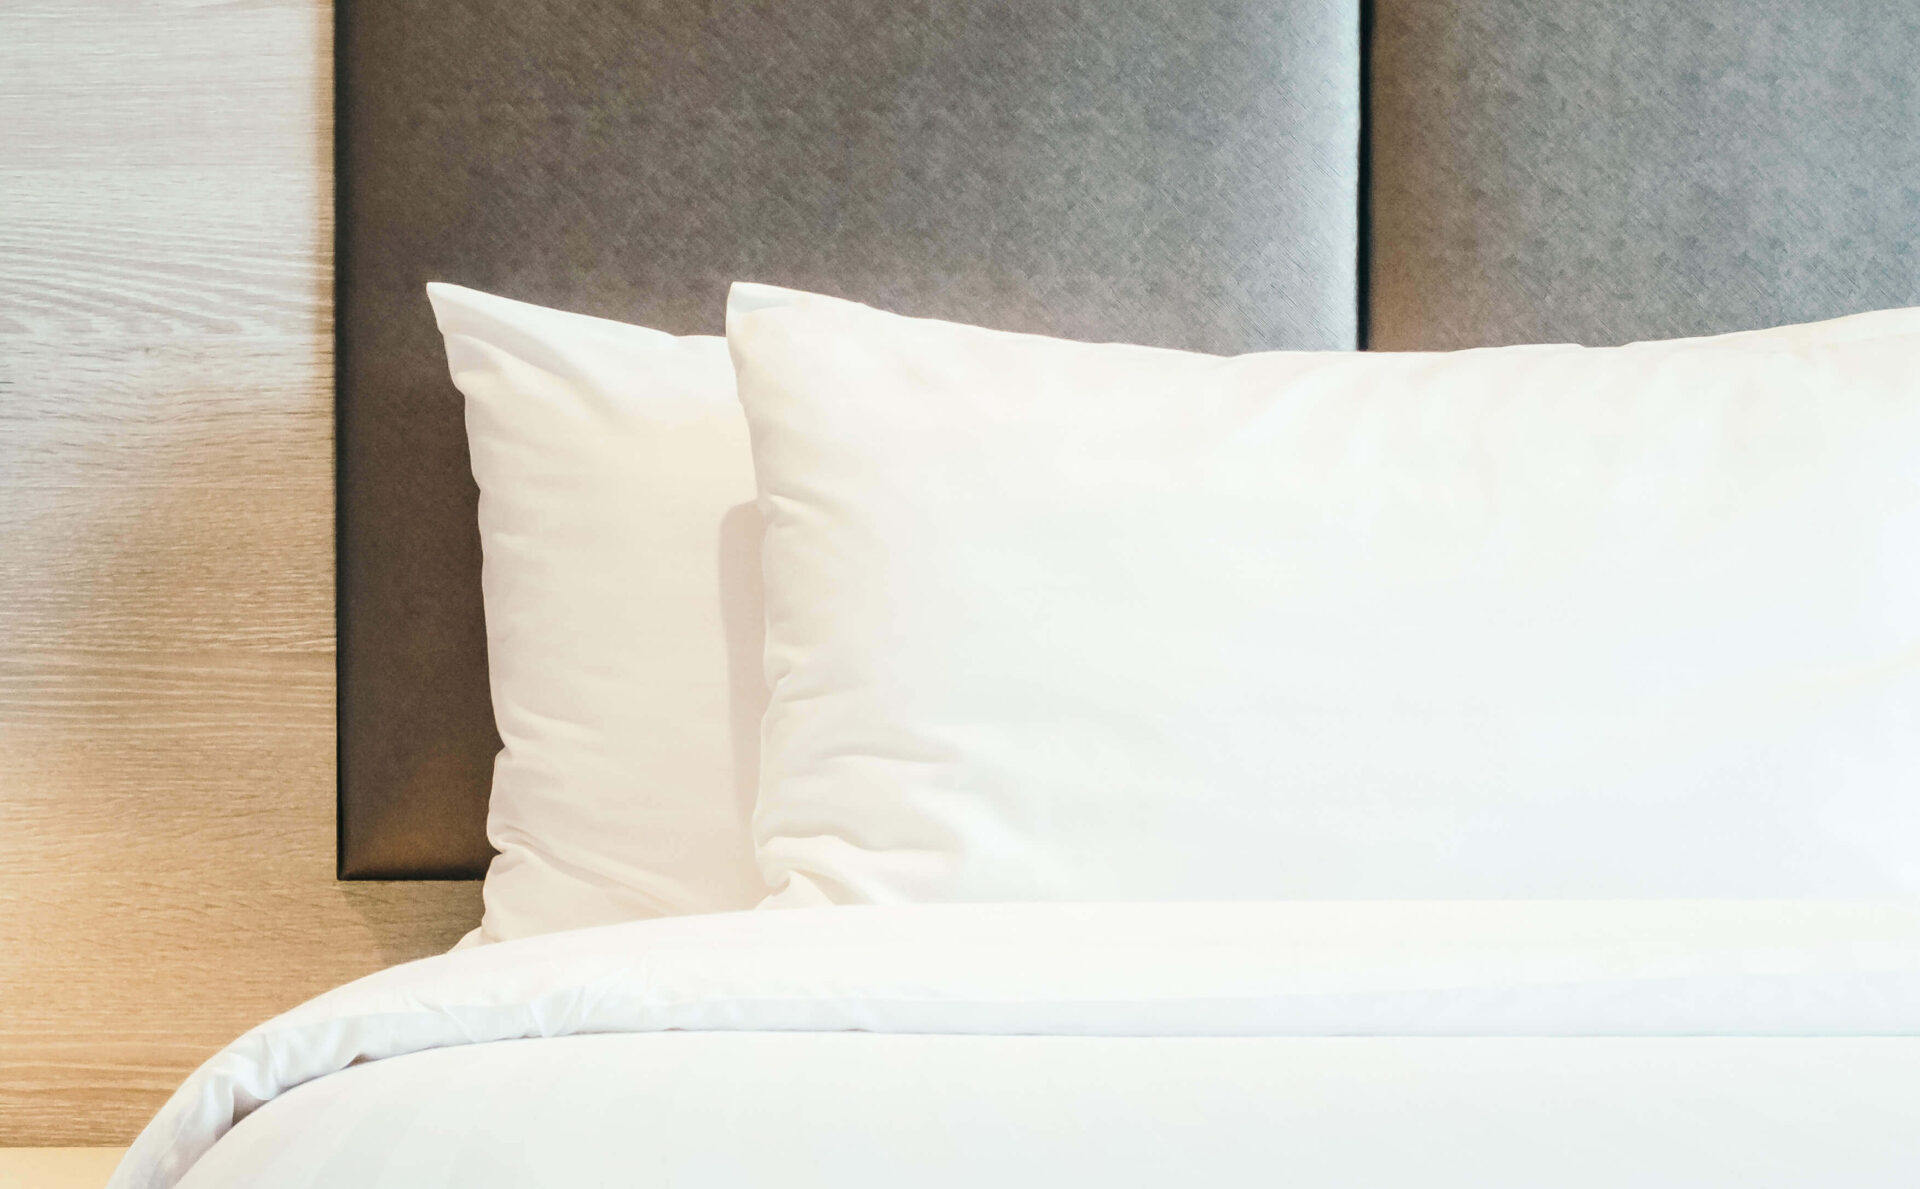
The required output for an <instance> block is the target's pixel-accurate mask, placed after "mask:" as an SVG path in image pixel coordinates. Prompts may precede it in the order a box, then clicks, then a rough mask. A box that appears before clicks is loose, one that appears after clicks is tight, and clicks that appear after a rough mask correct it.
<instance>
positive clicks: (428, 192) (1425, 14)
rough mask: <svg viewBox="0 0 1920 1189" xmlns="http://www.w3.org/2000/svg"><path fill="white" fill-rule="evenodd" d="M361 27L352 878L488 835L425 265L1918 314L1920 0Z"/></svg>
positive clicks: (1433, 330)
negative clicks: (1363, 126)
mask: <svg viewBox="0 0 1920 1189" xmlns="http://www.w3.org/2000/svg"><path fill="white" fill-rule="evenodd" d="M338 11H339V12H340V15H341V35H340V38H339V42H338V45H339V68H340V117H341V122H340V137H341V143H340V199H341V203H340V251H339V277H340V299H341V300H340V345H341V365H340V404H339V408H340V427H339V428H340V439H339V443H340V444H339V453H340V466H341V475H340V488H339V492H340V516H341V521H340V538H339V539H340V609H341V621H342V622H341V640H340V648H341V685H340V690H341V714H340V726H341V871H342V873H343V874H346V875H349V876H377V875H390V876H431V875H459V874H475V873H478V871H479V870H480V869H481V868H482V867H483V866H484V863H485V860H486V857H487V854H488V851H487V847H486V844H485V839H484V836H483V832H482V827H483V822H484V814H485V802H486V795H487V785H488V779H489V772H490V766H491V760H492V756H493V752H494V749H495V747H496V746H497V743H496V741H495V739H494V736H493V731H492V726H491V717H490V714H489V710H488V705H487V694H486V661H485V654H484V649H485V644H484V635H483V629H482V623H481V612H480V602H479V583H478V570H479V546H478V542H477V540H476V534H475V529H474V515H473V505H474V491H473V487H472V483H471V480H470V478H469V477H468V474H467V469H466V467H467V463H466V452H465V441H464V435H463V433H462V429H461V422H460V406H459V401H458V398H457V396H456V395H455V394H454V392H453V391H452V388H451V386H450V385H449V384H448V382H447V379H446V375H445V371H444V367H443V364H442V361H441V354H440V350H441V349H440V343H439V339H438V336H437V335H436V334H435V333H434V329H433V324H432V320H431V318H430V317H429V315H428V310H427V306H426V303H425V301H424V300H422V298H421V295H420V286H421V285H422V284H423V283H424V282H425V281H427V280H429V279H434V278H441V279H446V280H451V281H458V282H462V283H465V284H468V285H474V286H477V287H480V288H483V289H490V290H494V291H496V292H500V293H504V294H506V295H508V296H512V297H518V298H523V299H526V300H531V301H537V302H544V303H548V304H553V305H559V306H563V307H566V308H570V309H576V310H581V311H585V312H589V313H595V314H601V315H605V316H610V317H615V318H623V319H629V320H634V321H639V322H644V323H648V324H651V325H655V326H660V327H663V328H666V329H669V330H676V331H683V332H684V331H695V330H705V331H711V330H714V329H716V328H717V326H718V318H719V303H720V295H721V292H722V290H723V287H724V285H725V284H726V282H727V281H729V280H731V279H733V278H736V277H751V278H756V279H760V280H766V281H774V282H781V283H786V284H791V285H796V286H801V287H806V288H813V289H819V290H824V291H827V292H834V293H841V294H845V295H847V296H852V297H856V298H860V299H863V300H867V301H872V302H875V303H878V304H882V305H886V306H891V307H893V308H896V309H900V310H903V311H906V312H910V313H923V314H932V315H939V316H946V317H951V318H958V319H964V320H969V321H975V322H983V323H987V324H991V325H999V326H1008V327H1014V328H1021V329H1032V330H1040V331H1048V332H1053V333H1058V334H1067V335H1075V336H1081V337H1095V338H1120V339H1130V340H1135V341H1141V342H1151V343H1161V344H1166V345H1174V346H1185V347H1194V348H1201V349H1211V350H1219V351H1234V350H1246V349H1252V348H1259V347H1286V346H1293V347H1345V346H1351V345H1354V343H1355V340H1356V335H1364V337H1365V338H1366V340H1367V343H1366V345H1369V346H1373V347H1384V348H1405V347H1457V346H1469V345H1482V344H1489V343H1501V342H1515V341H1526V340H1568V339H1572V340H1577V341H1584V342H1593V343H1607V342H1620V341H1625V340H1628V339H1633V338H1642V337H1651V336H1662V335H1675V334H1696V333H1708V332H1713V331H1718V330H1728V329H1736V328H1746V327H1757V326H1762V325H1767V324H1772V323H1779V322H1786V321H1796V320H1805V319H1812V318H1818V317H1825V316H1831V315H1838V314H1844V313H1849V312H1854V311H1857V310H1863V309H1870V308H1875V307H1881V306H1891V305H1903V304H1920V135H1916V133H1915V129H1916V128H1920V66H1916V63H1920V8H1916V7H1915V6H1914V5H1912V4H1911V3H1909V2H1908V0H1771V2H1769V3H1754V2H1752V0H1690V2H1688V3H1675V2H1673V0H1607V2H1606V3H1596V2H1593V0H1374V3H1372V4H1371V5H1370V6H1368V7H1367V10H1366V11H1365V12H1363V11H1362V8H1361V5H1360V0H1238V2H1233V0H1183V2H1181V3H1172V2H1169V0H1105V2H1094V0H919V2H911V3H909V2H898V3H890V2H888V0H809V2H808V3H779V2H768V3H759V4H744V3H723V2H711V3H701V2H695V0H648V2H640V0H634V2H630V3H629V2H621V0H539V2H535V3H510V2H507V0H340V3H339V7H338ZM1363 21H1364V22H1367V23H1370V25H1371V35H1370V36H1369V37H1368V38H1366V41H1367V44H1368V46H1369V47H1370V52H1369V54H1368V55H1367V61H1366V62H1365V63H1364V64H1362V63H1361V62H1360V54H1359V49H1360V45H1361V41H1362V38H1361V36H1360V27H1361V25H1362V23H1363ZM1363 111H1364V112H1365V113H1366V120H1367V131H1366V135H1365V146H1364V147H1365V153H1364V155H1361V156H1360V159H1358V160H1357V159H1356V157H1357V152H1356V150H1357V149H1358V148H1359V147H1360V146H1359V144H1358V138H1359V136H1360V123H1361V118H1362V112H1363ZM1362 198H1364V202H1362V201H1361V199H1362ZM1356 303H1357V304H1358V305H1359V306H1360V307H1361V312H1362V313H1363V314H1364V315H1365V316H1364V318H1363V319H1361V321H1363V322H1364V323H1365V326H1364V328H1362V327H1360V326H1357V324H1356V316H1355V315H1356Z"/></svg>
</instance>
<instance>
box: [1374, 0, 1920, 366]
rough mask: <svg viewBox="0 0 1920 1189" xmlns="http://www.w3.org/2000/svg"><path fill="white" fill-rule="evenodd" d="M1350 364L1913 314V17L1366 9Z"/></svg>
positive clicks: (1800, 8)
mask: <svg viewBox="0 0 1920 1189" xmlns="http://www.w3.org/2000/svg"><path fill="white" fill-rule="evenodd" d="M1369 68H1370V73H1371V78H1372V82H1371V86H1370V88H1369V95H1368V100H1369V105H1370V130H1371V135H1370V137H1369V140H1370V157H1371V174H1372V186H1371V188H1370V189H1371V226H1370V234H1369V236H1368V249H1369V259H1370V269H1369V274H1368V275H1369V287H1368V288H1369V320H1368V345H1369V346H1371V347H1376V348H1386V349H1405V348H1414V347H1419V348H1447V347H1472V346H1486V345H1491V344H1497V343H1514V342H1543V341H1546V342H1566V341H1573V342H1585V343H1592V344H1608V343H1620V342H1628V341H1631V340H1634V339H1642V338H1659V337H1668V336H1675V335H1686V334H1711V333H1715V332H1719V331H1727V330H1745V329H1753V328H1757V327H1762V326H1771V325H1779V324H1783V323H1789V322H1805V321H1812V320H1815V319H1819V318H1827V317H1834V316H1837V315H1841V314H1851V313H1857V312H1859V311H1861V310H1868V309H1878V308H1883V307H1889V306H1903V305H1920V4H1915V3H1913V2H1912V0H1764V2H1760V0H1603V2H1598V0H1377V3H1376V4H1375V12H1374V36H1373V38H1372V52H1371V54H1370V60H1369Z"/></svg>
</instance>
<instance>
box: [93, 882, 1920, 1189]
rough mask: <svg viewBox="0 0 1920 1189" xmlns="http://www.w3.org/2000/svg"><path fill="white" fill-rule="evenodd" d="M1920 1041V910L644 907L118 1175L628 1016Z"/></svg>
mask: <svg viewBox="0 0 1920 1189" xmlns="http://www.w3.org/2000/svg"><path fill="white" fill-rule="evenodd" d="M672 1029H686V1030H700V1031H809V1032H833V1031H853V1030H861V1031H871V1032H888V1033H932V1034H975V1035H1063V1036H1185V1037H1202V1036H1704V1035H1712V1036H1892V1035H1920V905H1915V904H1912V903H1908V902H1871V903H1869V902H1854V901H1831V902H1830V901H1801V902H1767V901H1604V902H1602V901H1493V902H1431V901H1429V902H1385V901H1372V902H1285V903H1233V904H1200V903H1185V904H1181V903H1172V904H1039V905H1034V904H1019V905H1013V904H957V905H933V906H912V907H908V906H874V907H849V908H826V909H809V910H796V911H789V912H746V913H727V914H718V915H711V916H692V917H678V918H666V919H660V920H650V921H639V922H633V923H630V924H621V925H612V926H606V927H602V928H597V929H584V930H577V931H573V932H567V933H558V934H553V935H549V936H544V937H536V938H530V939H527V940H523V941H515V942H510V943H503V944H501V945H497V946H488V947H481V948H478V949H468V950H460V951H455V952H453V953H450V954H445V955H441V956H439V957H435V958H429V959H425V960H422V961H419V962H413V963H409V964H407V965H403V966H398V967H395V968H393V969H390V970H386V971H382V972H380V973H378V974H375V975H372V976H369V977H367V978H364V979H361V980H359V981H357V982H354V983H350V984H348V985H346V986H344V987H341V988H339V989H337V990H334V991H331V992H329V993H327V994H325V995H322V996H320V997H318V998H316V999H314V1000H312V1001H310V1002H308V1003H306V1004H304V1005H302V1006H300V1007H298V1008H295V1009H294V1010H292V1011H290V1012H288V1013H286V1014H285V1015H282V1016H280V1017H278V1018H276V1019H274V1020H271V1021H268V1022H267V1023H265V1024H262V1025H260V1026H259V1027H257V1028H255V1029H253V1030H251V1031H249V1032H248V1033H246V1034H245V1035H244V1036H242V1037H240V1038H239V1039H238V1040H236V1041H235V1042H234V1043H233V1044H232V1045H230V1046H228V1047H227V1048H226V1049H225V1050H223V1051H222V1052H221V1053H219V1054H218V1055H216V1056H215V1057H214V1058H212V1059H211V1060H210V1061H208V1062H207V1063H206V1064H205V1065H204V1066H202V1067H201V1068H200V1069H199V1070H198V1071H197V1072H195V1073H194V1074H193V1075H192V1076H191V1077H190V1078H188V1080H187V1081H186V1083H185V1084H184V1085H182V1086H181V1088H180V1090H179V1091H178V1092H177V1093H176V1094H175V1095H174V1096H173V1098H172V1099H171V1100H169V1102H168V1103H167V1104H166V1105H165V1106H164V1107H163V1108H162V1109H161V1111H160V1113H159V1114H158V1115H157V1116H156V1117H155V1118H154V1120H153V1122H152V1123H151V1124H149V1126H148V1127H147V1128H146V1130H145V1131H144V1132H143V1133H142V1134H141V1136H140V1137H139V1139H138V1140H137V1141H136V1142H135V1144H134V1146H133V1147H132V1148H131V1149H130V1150H129V1152H128V1155H127V1158H126V1160H125V1162H124V1163H123V1164H122V1165H121V1167H120V1169H119V1170H118V1172H116V1174H115V1176H114V1179H113V1181H112V1182H111V1186H112V1189H170V1187H171V1186H173V1185H175V1184H177V1183H178V1182H179V1180H180V1179H181V1177H183V1176H184V1175H185V1173H186V1172H187V1170H188V1169H189V1168H191V1167H192V1165H193V1163H194V1162H195V1161H196V1160H198V1159H199V1158H200V1156H202V1155H203V1154H204V1153H205V1152H206V1151H207V1150H208V1149H209V1148H211V1147H212V1146H213V1144H214V1143H215V1142H216V1141H217V1140H218V1139H219V1138H220V1137H221V1136H222V1135H224V1134H225V1133H226V1132H227V1131H228V1130H230V1129H231V1128H232V1127H233V1125H234V1124H235V1123H236V1122H238V1121H239V1120H240V1119H242V1118H244V1117H245V1116H246V1115H247V1114H249V1113H250V1112H251V1111H253V1110H254V1109H256V1108H257V1107H259V1106H260V1105H261V1104H263V1103H265V1102H267V1101H270V1100H271V1099H273V1098H275V1097H276V1096H278V1095H280V1094H282V1093H284V1092H285V1091H287V1090H289V1089H291V1088H292V1087H294V1086H298V1085H300V1084H302V1083H305V1082H308V1081H311V1080H313V1079H315V1078H319V1077H324V1076H326V1075H327V1074H330V1073H335V1072H338V1071H339V1070H342V1069H345V1068H347V1067H348V1066H351V1065H355V1064H359V1063H361V1062H365V1061H375V1060H384V1059H388V1058H393V1057H399V1056H403V1055H405V1054H408V1053H414V1052H420V1051H423V1050H427V1049H435V1048H445V1047H451V1046H459V1045H473V1044H484V1043H487V1042H492V1041H501V1040H513V1039H526V1038H536V1037H556V1036H567V1035H579V1034H587V1033H606V1032H654V1031H664V1030H672Z"/></svg>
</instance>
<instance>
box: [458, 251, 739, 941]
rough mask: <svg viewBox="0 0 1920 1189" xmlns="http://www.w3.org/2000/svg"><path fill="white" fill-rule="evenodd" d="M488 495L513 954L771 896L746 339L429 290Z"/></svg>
mask: <svg viewBox="0 0 1920 1189" xmlns="http://www.w3.org/2000/svg"><path fill="white" fill-rule="evenodd" d="M427 294H428V296H429V297H430V298H431V299H432V302H433V309H434V314H435V316H436V317H437V318H438V319H439V324H440V330H441V332H442V333H443V334H445V335H446V342H447V358H448V362H449V365H450V367H451V370H452V373H453V381H454V384H455V385H456V386H458V387H459V389H460V391H461V392H462V393H463V394H464V395H465V396H466V414H467V436H468V443H469V446H470V449H471V451H472V455H473V475H474V479H475V480H476V481H478V483H479V485H480V539H481V546H482V549H483V550H484V558H485V561H484V568H483V571H482V586H483V590H484V595H485V600H486V616H487V660H488V667H489V669H490V679H491V684H492V692H493V710H494V719H495V722H496V724H497V725H498V727H499V731H500V738H501V740H502V742H503V743H504V744H505V746H504V749H503V750H502V751H501V752H500V755H499V758H498V760H497V761H496V762H495V765H494V780H493V794H492V801H491V804H490V806H489V809H488V815H487V837H488V838H489V839H490V840H492V842H493V845H494V846H495V847H496V848H498V850H499V851H500V854H499V856H498V857H496V858H495V859H494V861H493V865H492V866H491V867H490V868H489V869H488V872H487V880H486V888H485V900H486V914H485V917H484V919H483V922H482V924H481V928H480V930H479V933H478V935H477V937H476V938H472V939H470V940H484V941H502V940H507V939H511V938H516V937H526V936H529V935H532V934H536V933H547V932H552V931H554V930H559V929H573V928H580V927H584V926H588V925H600V924H608V923H611V922H615V921H625V920H633V919H637V918H642V917H655V916H666V915H671V914H677V913H697V912H722V911H729V910H733V909H742V908H751V907H753V905H754V904H756V903H757V902H758V901H759V900H760V899H761V898H762V897H763V896H765V894H766V888H765V886H764V885H763V884H762V883H761V881H760V879H759V877H758V876H757V874H756V873H755V870H754V865H753V852H752V845H751V840H750V837H749V830H748V822H749V817H750V814H751V812H752V806H753V796H754V782H755V779H756V775H757V773H758V769H759V761H758V730H759V723H760V715H761V711H762V709H763V708H764V705H765V700H766V692H765V685H764V682H763V681H762V678H761V668H760V664H761V636H762V617H763V612H762V610H761V598H760V569H759V549H760V536H761V533H760V520H759V515H758V513H757V512H756V511H755V509H754V506H753V499H754V482H753V468H752V464H751V460H750V456H749V453H748V448H747V437H746V422H745V420H744V418H743V417H742V415H741V411H740V405H739V401H738V400H737V398H736V397H735V395H734V383H733V367H732V365H731V364H730V363H729V361H728V359H727V350H726V344H725V342H724V340H722V339H719V338H717V337H706V336H696V337H676V336H674V335H670V334H664V333H662V332H660V331H657V330H648V329H646V328H645V327H640V326H628V325H625V324H623V323H619V322H611V321H607V320H604V319H600V318H589V317H584V316H582V315H579V314H566V313H561V312H559V311H557V310H550V309H543V308H541V307H539V306H533V305H527V304H525V303H522V302H517V301H508V300H506V299H504V298H499V297H491V296H488V295H487V294H484V293H477V292H475V291H473V290H471V289H463V288H460V287H458V286H455V285H443V284H434V285H429V286H427Z"/></svg>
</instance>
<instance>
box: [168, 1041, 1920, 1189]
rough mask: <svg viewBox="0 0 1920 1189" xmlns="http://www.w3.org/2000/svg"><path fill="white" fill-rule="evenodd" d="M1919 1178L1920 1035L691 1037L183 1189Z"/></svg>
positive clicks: (448, 1089) (367, 1102)
mask: <svg viewBox="0 0 1920 1189" xmlns="http://www.w3.org/2000/svg"><path fill="white" fill-rule="evenodd" d="M1915 1184H1920V1039H1915V1038H1895V1039H1881V1038H1849V1039H1839V1040H1833V1039H1801V1038H1779V1037H1766V1038H1737V1037H1678V1038H1676V1037H1659V1038H1620V1037H1587V1038H1532V1037H1474V1038H1454V1037H1398V1038H1352V1037H1339V1038H1299V1037H1281V1038H1269V1037H1234V1038H1188V1037H1121V1038H1109V1037H1044V1036H1014V1037H994V1036H911V1035H906V1036H902V1035H875V1034H867V1033H840V1034H819V1033H813V1034H809V1033H688V1032H667V1033H645V1034H625V1035H604V1036H574V1037H565V1038H560V1039H554V1040H531V1041H506V1042H501V1043H498V1044H489V1045H479V1046H470V1047H465V1048H454V1049H437V1050H433V1051H430V1052H425V1053H419V1054H416V1055H413V1056H409V1057H401V1058H398V1059H395V1060H392V1061H380V1062H374V1063H372V1064H368V1065H363V1066H358V1067H356V1068H353V1069H350V1070H347V1071H345V1072H344V1073H340V1074H336V1075H334V1076H332V1077H328V1078H323V1079H321V1080H319V1081H316V1082H312V1083H309V1084H307V1085H304V1086H301V1087H299V1088H298V1089H295V1090H293V1091H291V1092H290V1093H288V1094H287V1095H285V1096H284V1097H282V1098H280V1099H278V1100H276V1101H274V1102H272V1103H269V1104H268V1105H267V1106H265V1107H264V1108H262V1109H261V1110H260V1111H258V1112H257V1113H255V1114H254V1115H252V1116H251V1117H249V1118H248V1119H247V1120H246V1121H245V1122H243V1123H241V1124H240V1125H239V1126H238V1127H237V1128H236V1129H235V1130H234V1131H233V1132H232V1134H230V1135H228V1136H227V1137H226V1138H225V1139H223V1140H222V1141H221V1142H220V1143H219V1144H217V1145H215V1146H214V1148H213V1150H212V1151H211V1152H209V1153H208V1154H207V1156H206V1157H205V1158H204V1159H203V1160H201V1161H200V1162H199V1164H198V1165H197V1166H196V1167H195V1168H194V1170H193V1171H192V1172H191V1173H190V1174H189V1175H188V1176H187V1178H186V1180H185V1181H183V1182H182V1183H181V1189H240V1187H242V1186H267V1185H271V1186H274V1187H275V1189H526V1187H528V1186H563V1187H567V1189H601V1187H607V1189H611V1187H614V1186H619V1187H620V1189H641V1187H651V1186H675V1187H678V1189H743V1187H746V1186H761V1185H778V1186H784V1187H786V1189H815V1187H818V1189H829V1187H831V1189H883V1187H884V1189H905V1187H915V1189H945V1187H948V1186H952V1187H954V1189H959V1187H961V1186H965V1187H967V1189H986V1187H1010V1189H1015V1187H1027V1186H1032V1187H1035V1189H1039V1187H1042V1186H1044V1187H1046V1189H1064V1187H1069V1186H1083V1185H1101V1186H1114V1187H1118V1186H1143V1187H1144V1186H1155V1187H1161V1186H1206V1187H1209V1189H1224V1187H1227V1186H1266V1185H1284V1186H1288V1187H1290V1189H1454V1187H1458V1189H1547V1187H1552V1189H1588V1187H1592V1189H1600V1187H1606V1189H1655V1187H1663V1186H1672V1187H1674V1189H1681V1187H1685V1189H1735V1187H1738V1189H1763V1187H1765V1189H1854V1187H1861V1186H1873V1187H1876V1189H1878V1187H1887V1189H1892V1187H1894V1186H1900V1187H1902V1189H1908V1187H1911V1186H1913V1185H1915Z"/></svg>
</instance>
